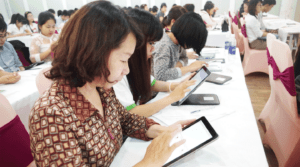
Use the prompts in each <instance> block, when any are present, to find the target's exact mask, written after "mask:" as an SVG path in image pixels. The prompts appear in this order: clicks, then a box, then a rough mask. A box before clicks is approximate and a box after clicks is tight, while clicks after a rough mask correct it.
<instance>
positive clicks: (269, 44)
mask: <svg viewBox="0 0 300 167" xmlns="http://www.w3.org/2000/svg"><path fill="white" fill-rule="evenodd" d="M274 40H276V37H275V36H274V35H273V34H270V33H269V34H268V35H267V47H268V51H269V52H273V50H272V44H273V42H274ZM268 68H269V80H270V86H271V92H274V94H275V92H276V90H274V79H273V68H272V66H270V65H268Z"/></svg>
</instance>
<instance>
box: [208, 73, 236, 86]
mask: <svg viewBox="0 0 300 167" xmlns="http://www.w3.org/2000/svg"><path fill="white" fill-rule="evenodd" d="M231 79H232V77H230V76H226V75H220V74H216V73H211V75H210V76H209V77H208V78H207V80H206V82H211V83H215V84H219V85H222V84H224V83H225V82H227V81H230V80H231Z"/></svg>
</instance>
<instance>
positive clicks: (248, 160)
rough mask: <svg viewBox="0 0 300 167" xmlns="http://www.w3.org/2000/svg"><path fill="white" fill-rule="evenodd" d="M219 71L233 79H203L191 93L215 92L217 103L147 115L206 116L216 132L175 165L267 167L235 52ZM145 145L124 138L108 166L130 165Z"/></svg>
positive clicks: (163, 118) (165, 120)
mask: <svg viewBox="0 0 300 167" xmlns="http://www.w3.org/2000/svg"><path fill="white" fill-rule="evenodd" d="M210 49H211V48H210ZM205 50H206V49H205ZM218 50H219V53H221V54H219V55H218V56H220V57H222V55H224V54H222V53H224V51H223V50H224V49H218ZM237 50H238V49H237ZM220 74H224V75H229V76H232V78H233V79H232V80H231V81H229V82H227V83H225V84H224V85H215V84H212V83H207V82H205V83H204V84H203V85H201V86H200V87H199V88H198V89H197V90H196V92H195V93H202V94H205V93H208V94H217V95H218V97H219V100H220V105H218V106H179V107H177V106H176V107H175V106H168V107H166V108H164V109H163V110H161V111H160V112H158V113H157V114H155V115H154V116H153V117H150V118H153V119H154V120H156V121H157V122H159V123H161V124H166V125H169V124H172V123H173V122H175V121H177V120H181V119H189V118H199V117H201V116H206V117H207V119H208V120H209V121H210V123H211V124H212V126H213V128H214V129H215V130H216V132H217V133H218V134H219V138H218V139H217V140H216V141H214V142H212V143H210V144H208V145H206V146H205V147H203V148H201V149H200V150H198V151H197V152H196V153H194V154H191V155H190V156H188V157H186V158H185V159H184V160H182V161H180V163H179V164H178V165H177V166H184V167H186V166H193V167H194V166H201V167H207V166H210V167H221V166H222V167H224V166H228V167H267V166H268V163H267V160H266V156H265V153H264V149H263V146H262V142H261V138H260V135H259V131H258V127H257V124H256V120H255V116H254V112H253V108H252V105H251V101H250V97H249V93H248V90H247V86H246V83H245V77H244V73H243V69H242V65H241V60H240V56H239V51H237V53H236V55H235V57H234V59H233V60H231V61H230V62H228V59H226V64H225V65H223V71H222V72H220ZM166 95H168V93H159V94H158V95H157V97H156V98H155V99H154V100H158V99H160V98H162V97H164V96H166ZM199 109H200V110H201V109H202V110H203V111H201V112H198V113H197V114H196V115H193V114H190V112H191V111H194V110H199ZM157 118H159V119H157ZM149 144H150V142H144V141H141V140H138V139H133V138H128V139H127V140H126V142H125V143H124V144H123V146H122V147H121V149H120V152H119V153H118V154H117V155H116V157H115V159H114V161H113V163H112V165H111V166H112V167H119V166H122V167H127V166H133V165H134V164H136V163H137V162H139V161H140V160H141V159H142V158H143V156H144V154H145V152H146V148H147V146H148V145H149Z"/></svg>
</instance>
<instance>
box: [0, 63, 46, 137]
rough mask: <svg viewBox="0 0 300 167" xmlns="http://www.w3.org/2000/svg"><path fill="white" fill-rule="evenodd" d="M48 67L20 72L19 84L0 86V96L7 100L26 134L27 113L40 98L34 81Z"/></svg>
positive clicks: (44, 65) (42, 66)
mask: <svg viewBox="0 0 300 167" xmlns="http://www.w3.org/2000/svg"><path fill="white" fill-rule="evenodd" d="M50 66H51V63H50V62H47V63H44V64H42V65H39V66H36V67H34V68H32V69H30V70H26V71H21V72H19V75H21V79H20V81H19V82H17V83H15V84H0V92H1V94H3V95H4V96H5V97H6V98H7V99H8V101H9V103H10V104H11V105H12V107H13V109H14V110H15V111H16V113H17V114H18V115H19V117H20V119H21V121H22V123H23V124H24V126H25V128H26V130H27V131H28V132H29V128H28V120H29V113H30V110H31V108H32V107H33V105H34V103H35V101H36V100H37V99H38V98H39V96H40V95H39V92H38V89H37V87H36V82H35V79H36V76H37V75H38V73H39V72H40V71H41V70H42V69H44V68H47V67H50Z"/></svg>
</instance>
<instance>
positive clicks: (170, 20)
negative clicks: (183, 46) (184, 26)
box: [162, 6, 198, 59]
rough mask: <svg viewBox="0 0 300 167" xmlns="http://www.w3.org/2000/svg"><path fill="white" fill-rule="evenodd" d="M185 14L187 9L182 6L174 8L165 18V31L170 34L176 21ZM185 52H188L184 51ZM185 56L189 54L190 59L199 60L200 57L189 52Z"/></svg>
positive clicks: (163, 22) (163, 23)
mask: <svg viewBox="0 0 300 167" xmlns="http://www.w3.org/2000/svg"><path fill="white" fill-rule="evenodd" d="M185 13H187V10H186V9H185V8H183V7H182V6H174V7H172V9H171V10H170V11H169V13H168V16H165V17H164V19H163V21H162V25H163V28H164V29H165V31H166V32H170V31H171V28H172V26H173V24H174V23H175V21H176V20H177V19H178V18H179V17H181V16H182V15H183V14H185ZM183 52H186V51H183ZM183 54H187V57H188V58H189V59H196V58H198V56H197V55H195V52H187V53H183Z"/></svg>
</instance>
